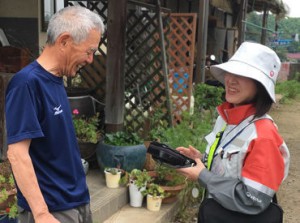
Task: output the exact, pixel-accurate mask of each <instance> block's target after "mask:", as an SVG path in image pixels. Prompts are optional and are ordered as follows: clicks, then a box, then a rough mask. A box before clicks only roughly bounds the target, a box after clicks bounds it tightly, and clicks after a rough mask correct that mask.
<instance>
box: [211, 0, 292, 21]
mask: <svg viewBox="0 0 300 223" xmlns="http://www.w3.org/2000/svg"><path fill="white" fill-rule="evenodd" d="M210 4H211V5H213V6H214V7H217V8H220V9H222V10H224V11H226V12H229V13H234V12H237V11H239V9H240V6H241V4H242V1H241V0H235V1H232V0H210ZM264 7H267V10H269V11H270V12H272V13H273V14H276V15H277V16H279V17H283V16H285V15H286V14H287V11H288V7H287V6H286V5H285V4H284V3H283V2H282V0H248V12H252V11H258V12H262V11H263V10H264Z"/></svg>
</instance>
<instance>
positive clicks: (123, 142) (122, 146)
mask: <svg viewBox="0 0 300 223" xmlns="http://www.w3.org/2000/svg"><path fill="white" fill-rule="evenodd" d="M96 152H97V161H98V165H99V166H100V168H102V169H103V168H104V167H115V166H120V168H121V169H123V170H125V171H126V172H131V170H133V169H143V167H144V164H145V160H146V147H145V145H144V143H143V139H141V138H140V137H139V136H138V135H137V134H136V133H130V132H128V131H118V132H115V133H107V134H105V136H104V140H103V141H101V142H100V143H99V144H98V146H97V149H96Z"/></svg>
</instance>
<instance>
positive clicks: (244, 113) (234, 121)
mask: <svg viewBox="0 0 300 223" xmlns="http://www.w3.org/2000/svg"><path fill="white" fill-rule="evenodd" d="M217 111H218V113H219V115H221V116H222V118H223V119H224V120H225V121H226V123H227V124H229V125H238V124H239V123H240V122H241V121H243V120H244V119H246V118H248V117H249V116H250V115H254V113H255V107H254V106H253V104H247V105H241V106H237V107H234V106H233V105H232V104H230V103H228V102H224V103H223V104H221V105H219V106H218V107H217Z"/></svg>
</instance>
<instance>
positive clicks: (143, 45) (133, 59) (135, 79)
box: [125, 8, 171, 134]
mask: <svg viewBox="0 0 300 223" xmlns="http://www.w3.org/2000/svg"><path fill="white" fill-rule="evenodd" d="M163 20H164V21H165V22H166V21H167V20H168V17H167V16H165V17H164V18H163ZM158 33H159V24H158V14H157V11H155V8H154V10H151V9H149V8H148V9H147V10H132V11H129V13H128V22H127V37H126V61H125V89H126V93H125V104H126V105H125V106H126V108H125V110H126V114H125V126H126V128H127V129H128V128H129V129H134V130H137V131H140V132H142V133H144V134H145V133H146V132H147V131H149V129H147V127H149V126H148V123H149V120H150V119H152V118H153V113H156V115H157V114H158V113H159V114H160V117H157V116H156V118H158V119H159V120H161V121H165V122H167V123H168V120H169V117H170V116H171V114H170V111H169V110H168V106H167V103H168V100H169V95H168V93H167V91H166V86H165V81H166V78H167V77H165V76H164V74H163V69H162V53H163V51H162V50H161V44H160V43H161V42H160V41H161V40H160V39H159V38H157V36H158ZM152 127H154V126H152Z"/></svg>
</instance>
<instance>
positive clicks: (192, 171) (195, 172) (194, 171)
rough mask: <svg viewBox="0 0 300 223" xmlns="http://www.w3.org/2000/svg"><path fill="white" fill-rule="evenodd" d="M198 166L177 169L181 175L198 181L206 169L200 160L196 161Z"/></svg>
mask: <svg viewBox="0 0 300 223" xmlns="http://www.w3.org/2000/svg"><path fill="white" fill-rule="evenodd" d="M195 161H196V163H197V165H196V166H193V167H187V168H179V169H176V170H177V172H178V173H181V174H182V175H184V176H185V177H187V178H188V179H190V180H193V181H196V180H197V179H198V177H199V174H200V173H201V171H202V170H203V169H205V166H204V164H203V163H202V162H201V160H200V159H199V158H196V159H195Z"/></svg>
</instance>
